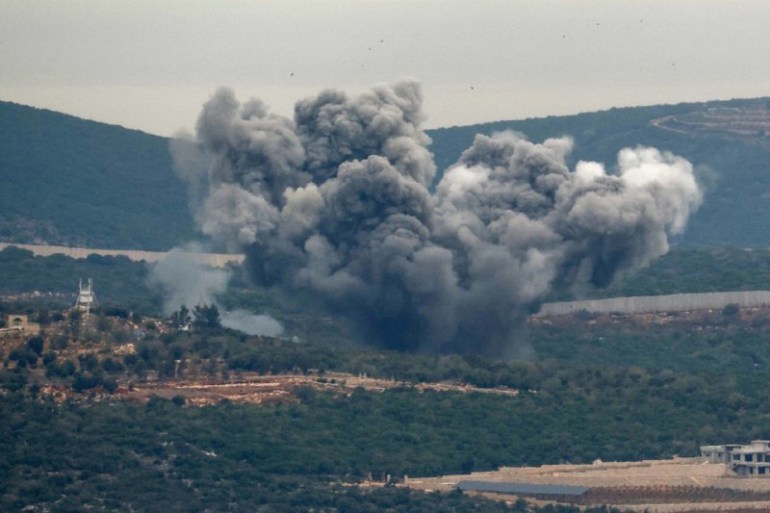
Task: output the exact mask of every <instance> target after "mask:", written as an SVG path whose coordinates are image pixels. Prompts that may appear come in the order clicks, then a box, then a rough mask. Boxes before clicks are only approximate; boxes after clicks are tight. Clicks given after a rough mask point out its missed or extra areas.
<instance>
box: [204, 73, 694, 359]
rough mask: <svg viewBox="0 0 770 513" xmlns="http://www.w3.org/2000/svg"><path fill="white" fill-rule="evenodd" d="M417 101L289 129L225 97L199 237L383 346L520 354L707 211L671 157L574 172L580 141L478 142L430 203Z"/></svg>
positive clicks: (321, 113)
mask: <svg viewBox="0 0 770 513" xmlns="http://www.w3.org/2000/svg"><path fill="white" fill-rule="evenodd" d="M421 103H422V95H421V90H420V87H419V85H418V84H417V83H414V82H403V83H399V84H396V85H394V86H380V87H377V88H375V89H373V90H372V91H371V92H368V93H365V94H363V95H361V96H359V97H356V98H349V97H348V96H346V95H345V94H344V93H342V92H338V91H325V92H323V93H321V94H320V95H319V96H318V97H316V98H310V99H307V100H303V101H300V102H299V103H297V105H296V108H295V115H294V120H290V119H287V118H284V117H281V116H277V115H273V114H269V113H268V111H267V109H266V108H265V107H264V105H262V104H261V103H259V102H257V101H251V102H248V103H246V104H243V105H241V104H239V103H238V101H237V100H236V99H235V97H234V95H233V93H232V92H231V91H229V90H227V89H221V90H219V91H218V92H217V93H216V94H215V95H214V96H213V97H212V98H211V99H210V100H209V101H208V102H207V103H206V105H205V107H204V109H203V112H202V114H201V116H200V119H199V121H198V126H197V136H198V141H199V143H200V144H201V145H202V146H203V147H204V148H205V149H206V151H207V152H209V153H210V154H211V155H212V156H213V164H212V166H211V167H210V169H209V195H208V197H207V199H206V201H205V204H204V206H203V208H202V210H201V215H200V218H199V222H200V226H201V229H202V231H203V232H204V233H206V234H207V235H209V236H211V237H213V238H215V239H217V240H220V241H223V242H225V243H227V244H228V245H229V246H230V247H231V248H233V249H235V248H244V249H245V251H246V253H247V256H248V260H247V261H248V265H249V266H250V269H251V270H252V271H253V272H252V274H253V276H254V277H255V279H256V280H257V281H258V282H259V283H261V284H264V285H272V286H276V287H282V288H285V289H291V290H304V291H309V292H311V293H312V294H313V295H314V296H315V297H317V298H318V299H319V301H323V302H324V303H325V304H326V305H327V306H328V307H330V308H332V309H333V310H335V311H337V312H339V313H342V314H344V315H347V316H349V317H350V318H352V319H353V320H354V321H355V323H356V325H357V326H358V327H359V328H360V329H361V333H362V335H363V336H365V337H368V338H369V340H372V341H376V342H377V343H379V344H381V345H383V346H386V347H391V348H399V349H406V350H423V351H461V352H477V353H479V352H480V353H493V354H508V355H517V354H518V355H522V354H525V353H526V347H522V346H520V345H517V338H518V333H519V329H520V327H521V321H522V319H524V317H525V316H526V315H527V313H528V310H529V309H530V308H532V306H533V305H535V304H537V302H538V301H540V300H542V299H543V298H544V297H545V295H546V294H548V293H549V292H550V291H552V290H554V289H564V288H574V287H581V286H598V287H604V286H607V285H609V284H610V283H611V282H612V281H613V280H614V279H615V278H616V277H617V276H619V275H621V274H623V273H626V272H628V271H630V270H633V269H635V268H638V267H640V266H644V265H646V264H648V263H649V262H650V260H652V259H654V258H656V257H658V256H660V255H663V254H664V253H666V251H668V235H670V234H675V233H679V232H681V231H682V230H683V229H684V227H685V224H686V222H687V219H688V216H689V215H690V213H691V212H692V211H693V210H694V209H696V208H697V207H698V206H699V204H700V202H701V193H700V190H699V188H698V186H697V184H696V181H695V179H694V177H693V171H692V166H691V165H690V163H689V162H687V161H686V160H684V159H681V158H679V157H675V156H673V155H671V154H668V153H661V152H659V151H657V150H655V149H652V148H636V149H625V150H623V151H621V152H620V154H619V159H618V167H619V172H618V173H617V174H613V175H609V174H607V173H606V171H605V169H604V167H603V166H602V165H601V164H597V163H592V162H580V163H578V165H577V166H576V168H575V169H574V170H571V169H569V168H568V167H567V165H566V164H565V157H566V155H567V154H568V153H569V152H570V150H571V146H572V143H571V140H570V139H568V138H560V139H549V140H546V141H545V142H543V143H542V144H535V143H532V142H529V141H527V140H526V139H525V138H524V137H523V136H521V135H519V134H515V133H512V132H504V133H499V134H494V135H492V136H491V137H490V136H484V135H479V136H477V137H476V139H475V141H474V143H473V145H472V146H471V147H470V148H469V149H468V150H466V151H465V153H463V155H462V157H461V159H460V161H459V162H458V163H457V164H455V165H454V166H452V167H450V168H449V169H448V170H446V172H445V173H444V175H443V177H442V179H441V180H440V182H439V183H438V185H437V187H436V189H435V192H431V190H430V189H429V184H430V183H431V181H432V179H433V177H434V174H435V166H434V164H433V160H432V156H431V154H430V152H429V151H428V149H427V146H428V144H429V142H430V140H429V138H428V137H427V135H426V134H425V133H424V132H423V131H422V129H421V128H420V124H421V122H422V120H423V115H422V112H421Z"/></svg>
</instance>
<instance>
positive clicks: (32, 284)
mask: <svg viewBox="0 0 770 513" xmlns="http://www.w3.org/2000/svg"><path fill="white" fill-rule="evenodd" d="M0 268H2V270H3V272H2V273H0V295H4V296H18V295H25V296H24V298H23V300H20V301H19V303H20V304H32V305H36V306H46V307H49V308H65V307H70V306H72V304H73V303H74V302H75V299H76V296H77V287H78V280H81V279H82V280H87V279H88V278H93V279H94V287H95V288H96V291H97V294H98V296H97V299H98V300H99V302H100V303H101V304H102V305H103V306H104V308H106V309H110V308H113V307H114V306H115V305H120V308H123V309H126V310H133V311H138V312H142V313H145V314H153V313H154V314H157V313H159V312H160V309H161V303H162V301H161V297H160V294H159V292H158V290H155V289H152V288H150V286H149V285H148V281H147V279H148V275H149V269H148V267H147V265H146V264H144V263H138V262H132V261H131V260H129V259H128V258H127V257H123V256H118V257H112V256H100V255H96V254H92V255H89V256H88V258H85V259H74V258H70V257H67V256H65V255H52V256H50V257H39V256H38V257H36V256H34V255H33V254H32V252H31V251H27V250H24V249H19V248H16V247H8V248H5V249H4V250H2V251H0ZM35 292H37V294H34V295H31V294H33V293H35Z"/></svg>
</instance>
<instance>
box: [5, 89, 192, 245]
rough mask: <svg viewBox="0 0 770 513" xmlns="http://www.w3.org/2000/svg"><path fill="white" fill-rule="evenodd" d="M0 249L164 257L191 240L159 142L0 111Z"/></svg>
mask: <svg viewBox="0 0 770 513" xmlns="http://www.w3.org/2000/svg"><path fill="white" fill-rule="evenodd" d="M0 183H2V185H1V186H0V240H6V241H16V242H36V241H40V242H47V243H51V244H56V243H60V244H66V245H75V244H76V245H90V246H93V247H96V246H98V247H108V248H142V249H168V248H170V247H172V246H173V245H174V244H175V243H177V242H179V241H183V240H188V239H189V238H191V237H193V236H194V227H193V222H192V219H191V216H190V214H189V213H188V209H187V197H186V191H185V188H184V187H183V186H182V185H181V183H180V182H179V180H178V179H177V177H176V176H175V175H174V173H173V170H172V168H171V157H170V155H169V152H168V140H167V139H164V138H162V137H157V136H153V135H149V134H146V133H143V132H139V131H136V130H127V129H125V128H122V127H118V126H112V125H106V124H103V123H96V122H93V121H86V120H83V119H79V118H76V117H72V116H67V115H63V114H59V113H56V112H51V111H47V110H41V109H34V108H31V107H26V106H22V105H17V104H13V103H7V102H0Z"/></svg>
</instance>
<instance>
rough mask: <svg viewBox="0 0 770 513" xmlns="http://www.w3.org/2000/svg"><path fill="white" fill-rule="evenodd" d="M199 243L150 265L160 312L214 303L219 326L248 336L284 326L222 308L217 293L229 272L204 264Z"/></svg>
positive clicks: (224, 285)
mask: <svg viewBox="0 0 770 513" xmlns="http://www.w3.org/2000/svg"><path fill="white" fill-rule="evenodd" d="M202 254H203V248H202V247H201V245H200V244H196V243H190V244H188V245H187V246H185V247H183V248H174V249H172V250H171V251H169V252H168V253H167V254H166V255H165V257H164V258H163V260H161V261H160V262H158V263H156V264H155V265H154V266H153V267H152V271H151V273H150V277H149V279H150V283H151V284H153V285H157V286H159V287H160V288H161V290H163V295H164V302H163V311H164V313H165V314H166V315H171V314H172V313H173V312H175V311H177V310H179V308H180V307H181V306H182V305H185V306H187V307H188V308H189V309H191V310H192V308H193V307H195V306H197V305H217V307H219V310H220V317H221V323H222V326H225V327H226V328H232V329H236V330H239V331H242V332H244V333H247V334H249V335H265V336H269V337H277V336H280V335H282V334H283V326H282V325H281V323H280V322H278V321H277V320H275V319H273V318H272V317H270V316H269V315H256V314H253V313H251V312H247V311H245V310H233V311H224V310H223V309H222V307H221V305H219V303H218V301H217V296H219V295H220V294H222V293H223V292H225V291H226V290H227V284H228V282H229V280H230V273H229V272H228V271H226V270H224V269H215V268H212V267H209V266H207V265H205V262H204V259H203V258H202V256H203V255H202Z"/></svg>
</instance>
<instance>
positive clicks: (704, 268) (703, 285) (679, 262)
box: [585, 247, 770, 298]
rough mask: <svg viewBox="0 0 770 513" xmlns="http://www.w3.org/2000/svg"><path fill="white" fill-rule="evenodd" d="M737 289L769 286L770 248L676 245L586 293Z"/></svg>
mask: <svg viewBox="0 0 770 513" xmlns="http://www.w3.org/2000/svg"><path fill="white" fill-rule="evenodd" d="M735 290H770V250H768V249H739V248H728V247H715V248H675V249H674V250H672V251H671V252H670V253H669V254H667V255H665V256H663V257H661V258H659V259H657V260H655V261H653V262H652V264H651V265H650V266H649V267H648V268H646V269H642V270H640V271H638V272H637V273H635V274H632V275H630V276H627V277H625V278H624V279H622V280H619V281H618V282H617V283H615V284H614V285H612V286H611V287H608V288H606V289H596V290H592V291H589V292H588V293H587V294H585V296H587V297H591V298H604V297H619V296H659V295H663V294H680V293H685V292H722V291H735Z"/></svg>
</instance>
